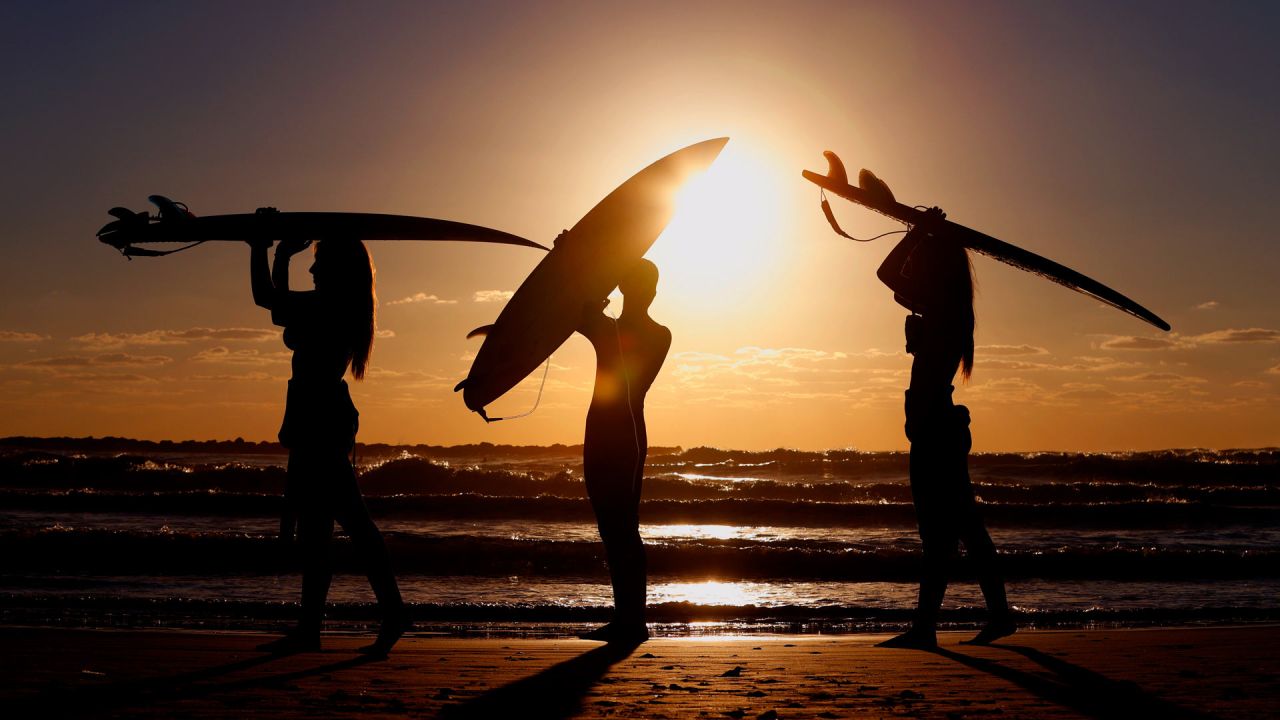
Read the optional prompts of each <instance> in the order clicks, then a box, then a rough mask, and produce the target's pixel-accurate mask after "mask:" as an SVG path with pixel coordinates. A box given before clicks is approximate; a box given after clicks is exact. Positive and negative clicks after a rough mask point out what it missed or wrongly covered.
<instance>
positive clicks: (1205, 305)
mask: <svg viewBox="0 0 1280 720" xmlns="http://www.w3.org/2000/svg"><path fill="white" fill-rule="evenodd" d="M1216 307H1218V301H1217V300H1208V301H1206V302H1202V303H1200V304H1199V305H1197V306H1196V307H1195V309H1196V310H1212V309H1214V308H1216Z"/></svg>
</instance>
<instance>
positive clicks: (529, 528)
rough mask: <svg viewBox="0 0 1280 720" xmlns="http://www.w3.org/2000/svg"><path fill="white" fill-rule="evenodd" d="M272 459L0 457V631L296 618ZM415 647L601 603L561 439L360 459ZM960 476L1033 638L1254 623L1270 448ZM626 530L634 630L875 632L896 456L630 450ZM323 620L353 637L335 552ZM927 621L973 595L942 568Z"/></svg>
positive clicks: (888, 566)
mask: <svg viewBox="0 0 1280 720" xmlns="http://www.w3.org/2000/svg"><path fill="white" fill-rule="evenodd" d="M284 463H285V455H284V453H283V451H282V450H281V449H280V448H279V447H278V446H276V445H274V444H267V443H246V442H240V441H237V442H159V443H157V442H145V441H133V440H125V439H120V438H105V439H65V438H60V439H40V438H8V439H4V440H0V498H2V501H0V557H3V558H4V560H3V563H0V622H3V623H6V624H10V625H15V624H25V625H59V626H90V627H189V628H219V629H265V628H273V627H278V626H281V625H283V624H285V623H287V622H288V621H289V620H290V619H291V618H292V617H293V615H294V614H295V613H296V610H297V605H296V602H297V594H298V587H299V576H298V574H297V572H298V562H297V556H296V548H293V547H290V546H288V545H285V544H283V543H281V542H280V541H279V539H278V538H277V537H276V528H277V524H278V520H277V518H278V512H279V509H280V504H281V501H280V497H279V496H280V493H281V491H282V489H283V485H284V477H285V473H284ZM357 465H358V468H359V472H360V483H361V488H362V490H363V492H364V494H365V497H366V500H367V502H368V505H369V508H370V511H371V513H372V514H373V516H374V518H375V520H376V521H377V523H378V524H379V526H380V528H381V529H382V531H383V533H384V535H385V536H386V538H387V544H388V547H389V550H390V552H391V555H392V561H393V564H394V566H395V568H396V571H397V574H398V576H399V578H400V582H401V587H402V590H403V592H404V595H405V598H406V600H407V601H408V602H409V603H410V604H411V606H412V614H413V617H414V618H415V622H416V626H417V628H418V631H419V632H444V633H454V634H521V635H540V634H561V633H567V632H574V631H576V630H580V629H581V628H583V627H585V626H586V625H587V624H590V623H596V622H600V621H603V620H605V619H607V617H608V613H609V606H610V604H611V596H610V591H609V587H608V575H607V572H606V570H605V565H604V553H603V548H602V547H601V545H600V543H599V538H598V536H597V535H596V530H595V525H594V520H593V516H592V514H591V508H590V505H589V504H588V502H587V500H586V494H585V491H584V489H583V485H582V480H581V474H582V463H581V447H579V446H551V447H508V446H494V445H470V446H460V447H438V446H425V445H419V446H387V445H368V446H364V445H362V446H361V447H360V448H359V449H358V453H357ZM970 470H971V474H972V476H973V480H974V485H975V489H976V491H977V494H978V496H979V497H980V499H981V502H982V507H983V512H984V516H985V518H986V520H987V525H988V527H989V528H990V530H991V534H992V537H993V539H994V540H995V542H996V545H997V547H998V548H999V550H1000V553H1001V562H1002V567H1003V569H1004V571H1005V574H1006V576H1007V578H1008V584H1009V598H1010V601H1011V603H1012V604H1013V605H1014V607H1015V609H1016V610H1017V611H1018V613H1019V614H1020V622H1021V623H1023V624H1024V625H1027V626H1034V627H1083V626H1099V625H1102V626H1146V625H1186V624H1234V623H1244V622H1276V621H1280V604H1278V603H1277V601H1276V598H1277V597H1280V449H1275V448H1267V449H1254V450H1218V451H1214V450H1168V451H1161V452H1133V453H1090V454H1080V453H1053V452H1040V453H999V454H976V455H974V456H972V458H971V463H970ZM641 520H642V523H643V524H642V527H641V534H642V535H643V536H644V538H645V543H646V547H647V551H648V563H649V576H650V586H649V605H650V619H651V620H652V622H653V623H654V625H653V629H654V630H655V631H656V632H657V633H658V634H672V635H674V634H699V633H752V632H854V631H876V630H893V629H897V628H900V627H902V626H904V625H905V624H906V623H907V622H909V620H910V615H911V608H912V606H913V604H914V600H915V592H916V585H915V580H916V577H917V572H918V567H919V562H920V554H919V547H920V546H919V541H918V538H917V536H916V529H915V521H914V513H913V510H912V507H911V497H910V489H909V487H908V484H907V460H906V455H905V454H904V453H889V452H857V451H851V450H833V451H828V452H802V451H795V450H773V451H765V452H747V451H737V450H726V449H717V448H691V449H681V448H653V449H651V451H650V454H649V461H648V463H647V466H646V478H645V488H644V502H643V504H642V506H641ZM334 558H335V567H336V568H337V571H338V575H337V577H336V578H335V582H334V586H333V590H332V592H331V595H330V601H331V604H332V607H331V612H330V614H329V625H330V627H333V628H337V629H352V630H357V629H362V628H366V627H368V626H370V625H372V624H374V623H376V613H375V611H374V606H373V602H372V601H373V598H372V595H371V593H370V591H369V589H368V586H367V583H366V582H365V580H364V578H363V576H362V575H361V574H360V572H359V568H358V567H356V566H355V565H354V563H353V562H352V558H351V554H350V550H349V547H348V545H347V543H346V541H345V538H344V537H342V536H341V534H339V537H338V538H337V540H336V542H335V544H334ZM941 619H942V621H943V625H944V627H957V628H959V627H973V626H975V625H977V624H980V623H981V620H982V598H981V595H980V594H979V592H978V590H977V588H976V587H975V585H974V584H973V582H972V577H971V576H970V574H969V573H968V571H967V569H966V567H965V564H964V562H963V561H961V562H960V563H959V564H958V565H957V567H956V576H955V582H954V583H953V585H952V587H951V589H950V590H949V591H948V595H947V602H946V604H945V605H944V611H943V614H942V618H941Z"/></svg>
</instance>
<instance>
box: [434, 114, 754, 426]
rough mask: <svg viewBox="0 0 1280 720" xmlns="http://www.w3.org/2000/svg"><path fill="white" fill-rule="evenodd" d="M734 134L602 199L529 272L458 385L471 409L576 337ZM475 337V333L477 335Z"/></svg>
mask: <svg viewBox="0 0 1280 720" xmlns="http://www.w3.org/2000/svg"><path fill="white" fill-rule="evenodd" d="M728 141H729V138H715V139H714V140H706V141H703V142H700V143H697V144H694V145H690V146H688V147H686V148H684V149H682V150H677V151H676V152H673V153H671V154H670V155H667V156H666V157H664V158H662V159H661V160H658V161H657V162H655V163H653V164H652V165H650V166H648V167H646V168H645V169H643V170H641V171H640V172H638V173H636V174H635V175H633V176H632V177H631V179H629V180H627V181H626V182H624V183H623V184H621V185H619V186H618V187H617V188H616V189H615V190H614V191H613V192H611V193H609V194H608V195H607V196H605V198H604V199H603V200H601V201H600V202H599V203H598V204H597V205H596V206H595V207H594V208H592V209H591V212H588V213H587V214H586V215H584V216H583V218H582V219H581V220H579V221H578V224H576V225H574V226H573V228H572V229H571V230H569V231H568V232H567V233H565V234H564V235H561V236H560V237H559V238H557V239H556V242H555V247H553V248H552V249H551V252H549V253H547V256H546V257H544V258H543V259H542V262H540V263H539V264H538V266H537V267H535V268H534V269H533V272H531V273H529V276H528V277H527V278H525V281H524V282H523V283H521V285H520V287H519V288H518V289H517V290H516V292H515V294H514V295H512V297H511V300H509V301H508V302H507V304H506V307H504V308H503V309H502V312H501V313H500V314H499V315H498V319H497V321H495V322H494V324H493V325H492V326H489V327H487V328H485V329H484V330H483V332H482V333H480V334H484V335H485V339H484V344H483V345H481V346H480V351H479V352H478V353H476V358H475V360H474V361H473V362H472V363H471V370H470V372H469V373H468V374H467V378H466V379H465V380H463V381H462V382H460V383H458V386H457V387H455V388H454V390H455V391H457V390H462V398H463V401H464V402H465V403H466V405H467V407H468V408H470V409H471V410H473V411H475V412H478V413H480V414H481V416H482V417H485V419H486V420H487V419H489V418H488V416H487V415H486V414H485V412H484V408H485V406H486V405H488V404H489V403H491V402H493V401H494V400H496V399H498V398H499V397H501V396H502V395H503V394H505V393H506V392H507V391H508V390H510V389H511V388H513V387H515V386H516V384H517V383H519V382H520V381H521V380H523V379H524V378H525V377H527V376H528V375H529V374H530V373H531V372H533V371H534V370H535V369H537V367H538V366H539V365H540V364H542V361H544V360H546V359H547V358H548V357H550V356H551V354H552V353H553V352H555V351H556V349H558V348H559V347H560V345H561V344H563V343H564V341H565V340H567V339H569V336H570V335H572V334H573V333H574V331H575V330H576V329H577V328H578V325H579V323H581V321H582V307H583V304H585V303H587V302H591V301H602V300H604V299H605V298H607V297H608V296H609V293H611V292H613V289H614V288H615V287H617V286H618V283H619V282H620V281H621V280H622V279H623V277H624V276H625V274H626V273H627V272H628V271H629V270H630V269H631V268H632V267H633V266H634V265H635V263H636V261H637V260H639V259H640V258H641V257H642V256H643V255H644V254H645V253H646V252H647V251H648V250H649V247H650V246H651V245H653V241H654V240H656V239H658V236H659V235H661V234H662V231H663V230H664V229H665V228H666V226H667V223H668V222H670V220H671V216H672V214H673V213H674V211H675V195H676V191H677V190H679V189H680V187H681V186H683V185H684V183H685V181H687V180H688V179H689V178H690V177H692V176H693V175H694V174H695V173H698V172H702V171H703V170H706V169H707V168H708V167H710V165H711V163H712V162H713V161H714V160H715V159H716V157H717V156H718V155H719V154H720V150H721V149H722V148H723V147H724V145H725V143H727V142H728ZM473 334H474V333H473Z"/></svg>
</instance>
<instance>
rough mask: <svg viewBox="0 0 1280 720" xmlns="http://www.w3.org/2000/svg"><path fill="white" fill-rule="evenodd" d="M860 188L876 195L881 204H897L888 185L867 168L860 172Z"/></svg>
mask: <svg viewBox="0 0 1280 720" xmlns="http://www.w3.org/2000/svg"><path fill="white" fill-rule="evenodd" d="M846 184H847V183H846ZM858 187H860V188H862V189H863V190H865V191H866V192H868V193H870V194H871V195H874V196H875V198H876V200H878V201H879V202H881V203H886V204H887V203H892V202H897V201H896V200H894V199H893V191H892V190H890V189H889V186H888V184H886V183H885V181H883V180H881V179H880V178H878V177H876V174H875V173H873V172H871V171H870V170H868V169H866V168H862V169H861V170H859V171H858Z"/></svg>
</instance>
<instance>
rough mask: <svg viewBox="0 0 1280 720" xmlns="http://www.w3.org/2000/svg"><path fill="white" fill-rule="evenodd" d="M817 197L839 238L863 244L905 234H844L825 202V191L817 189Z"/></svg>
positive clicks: (893, 231)
mask: <svg viewBox="0 0 1280 720" xmlns="http://www.w3.org/2000/svg"><path fill="white" fill-rule="evenodd" d="M818 197H819V198H821V205H822V214H823V215H826V216H827V222H828V223H830V225H831V229H832V230H834V231H835V233H836V234H837V235H839V236H840V237H844V238H849V239H850V240H852V241H854V242H860V243H865V242H871V241H872V240H879V239H880V238H882V237H884V236H886V235H898V234H901V233H905V232H907V231H906V230H890V231H889V232H885V233H880V234H879V235H876V236H875V237H869V238H856V237H854V236H852V235H850V234H849V233H847V232H845V231H844V230H843V229H842V228H841V227H840V223H839V222H836V214H835V213H834V212H832V210H831V203H830V202H828V201H827V191H826V190H823V189H822V188H818Z"/></svg>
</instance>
